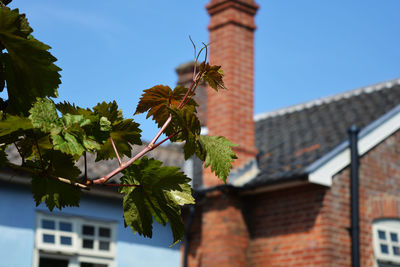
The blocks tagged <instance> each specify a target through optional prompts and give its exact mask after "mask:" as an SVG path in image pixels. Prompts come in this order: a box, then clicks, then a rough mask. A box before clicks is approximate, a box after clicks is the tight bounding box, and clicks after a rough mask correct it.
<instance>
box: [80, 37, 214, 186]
mask: <svg viewBox="0 0 400 267" xmlns="http://www.w3.org/2000/svg"><path fill="white" fill-rule="evenodd" d="M203 49H206V51H207V45H205V46H204V47H203V48H202V49H201V50H200V51H199V53H198V54H197V56H196V58H195V72H196V65H197V62H198V59H199V56H200V54H201V52H202V51H203ZM201 76H202V72H199V73H197V74H196V73H194V76H193V82H192V84H191V86H190V87H189V88H188V90H187V91H186V93H185V95H184V96H183V98H182V100H181V102H180V103H179V105H178V108H179V109H182V108H184V106H185V105H186V104H187V102H188V101H189V99H190V97H192V96H193V95H194V93H195V91H196V89H197V87H198V85H199V81H200V78H201ZM171 120H172V115H171V114H169V116H168V119H167V120H166V121H165V123H164V124H163V126H162V127H161V128H160V130H159V131H158V132H157V134H156V135H155V136H154V138H153V139H152V140H151V142H150V143H149V144H148V145H147V146H146V147H145V148H144V149H143V150H142V151H140V152H139V153H137V154H136V155H135V156H134V157H133V158H131V159H130V160H128V161H126V162H121V160H120V158H119V155H118V151H117V149H116V147H115V144H114V142H113V140H112V138H111V144H112V145H113V149H114V152H115V154H116V155H117V159H118V162H119V167H118V168H116V169H114V170H113V171H111V172H110V173H108V174H107V175H105V176H103V177H101V178H99V179H95V180H88V181H86V185H91V184H105V183H106V182H107V181H108V180H109V179H111V178H112V177H113V176H114V175H116V174H117V173H120V172H121V171H123V170H125V169H126V168H127V167H129V166H130V165H131V164H132V163H133V162H135V161H136V160H137V159H139V158H141V157H142V156H144V155H145V154H146V153H147V152H149V151H151V150H153V149H155V148H156V147H158V146H160V145H161V144H163V143H164V142H166V141H167V140H170V139H171V138H173V137H174V136H176V135H177V134H178V133H179V132H181V131H178V132H176V133H174V134H172V135H170V136H168V137H167V138H165V139H164V140H162V141H161V142H159V143H157V144H156V142H157V140H158V138H160V136H161V134H162V133H163V132H164V131H165V129H166V128H167V127H168V125H169V124H170V122H171ZM110 186H114V185H110ZM124 186H125V185H124Z"/></svg>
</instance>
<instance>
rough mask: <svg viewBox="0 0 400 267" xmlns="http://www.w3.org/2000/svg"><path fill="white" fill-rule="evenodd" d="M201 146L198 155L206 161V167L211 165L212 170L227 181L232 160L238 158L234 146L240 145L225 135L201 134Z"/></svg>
mask: <svg viewBox="0 0 400 267" xmlns="http://www.w3.org/2000/svg"><path fill="white" fill-rule="evenodd" d="M198 144H200V147H199V148H198V150H197V153H196V155H197V156H198V157H199V158H200V159H202V160H203V161H204V167H205V168H207V167H208V166H211V171H213V172H214V173H215V175H217V176H218V177H219V178H220V179H221V180H222V181H224V182H225V183H226V178H227V177H228V175H229V171H230V169H232V162H233V161H234V159H237V156H236V154H235V153H234V152H233V150H232V147H235V146H238V145H236V144H233V143H231V142H230V141H229V140H228V139H226V138H225V137H223V136H206V135H200V138H199V143H198Z"/></svg>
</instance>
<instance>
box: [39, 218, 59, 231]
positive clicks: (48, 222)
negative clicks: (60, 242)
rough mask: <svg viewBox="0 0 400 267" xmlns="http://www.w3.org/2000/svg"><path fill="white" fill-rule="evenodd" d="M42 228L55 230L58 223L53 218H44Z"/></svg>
mask: <svg viewBox="0 0 400 267" xmlns="http://www.w3.org/2000/svg"><path fill="white" fill-rule="evenodd" d="M42 228H43V229H50V230H54V229H56V223H55V222H54V221H51V220H42Z"/></svg>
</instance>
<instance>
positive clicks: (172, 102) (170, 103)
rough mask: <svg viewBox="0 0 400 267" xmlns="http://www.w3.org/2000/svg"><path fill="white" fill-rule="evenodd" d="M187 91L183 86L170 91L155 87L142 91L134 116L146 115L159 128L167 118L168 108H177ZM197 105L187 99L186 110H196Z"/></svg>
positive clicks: (158, 86)
mask: <svg viewBox="0 0 400 267" xmlns="http://www.w3.org/2000/svg"><path fill="white" fill-rule="evenodd" d="M187 90H188V89H187V88H185V87H184V86H181V85H180V86H177V87H175V89H174V90H171V88H170V87H169V86H165V85H156V86H154V87H152V88H150V89H146V90H144V93H143V94H142V97H141V98H140V101H139V104H138V106H137V108H136V112H135V115H136V114H140V113H144V112H148V113H147V117H146V118H149V117H152V119H153V120H154V121H155V122H156V123H157V124H158V126H159V127H161V126H162V125H163V124H164V123H165V121H166V120H167V119H168V116H169V111H168V108H169V107H178V106H179V104H180V102H181V101H182V99H183V97H184V95H185V94H186V91H187ZM197 106H198V105H197V103H196V102H195V101H194V100H193V99H189V100H188V102H187V104H186V106H185V107H186V108H190V109H193V110H194V111H195V110H196V107H197Z"/></svg>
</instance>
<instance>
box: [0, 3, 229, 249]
mask: <svg viewBox="0 0 400 267" xmlns="http://www.w3.org/2000/svg"><path fill="white" fill-rule="evenodd" d="M9 2H10V0H0V92H2V91H3V90H4V89H5V88H6V89H7V94H8V99H7V100H5V101H4V100H3V99H2V98H0V167H3V166H9V167H12V168H15V169H18V170H22V171H25V172H27V173H29V174H31V176H32V192H33V198H34V200H35V202H36V205H40V204H41V203H45V204H46V205H47V207H48V208H49V210H51V211H52V210H53V209H54V208H55V207H57V208H58V209H60V210H61V209H62V208H63V207H66V206H79V201H80V197H81V191H80V188H79V187H77V186H76V183H79V182H82V180H80V179H79V177H80V176H81V175H82V174H81V171H80V170H79V169H78V168H77V167H76V163H77V160H79V159H80V158H81V157H82V156H83V155H85V156H84V159H85V160H86V152H89V153H95V154H96V161H99V160H106V159H113V158H115V157H116V153H118V154H119V156H120V157H123V156H127V157H131V156H132V146H133V145H141V144H142V141H141V130H140V129H139V124H138V123H136V122H134V120H133V119H127V118H124V117H123V115H122V111H121V110H119V109H118V105H117V103H116V102H115V101H113V102H110V103H106V102H101V103H99V104H97V105H96V106H95V107H93V108H92V109H90V108H81V107H78V106H75V105H74V104H71V103H69V102H62V103H58V104H56V103H55V102H54V99H53V98H54V97H57V94H58V93H57V89H58V86H59V84H60V74H59V71H60V70H61V69H60V68H58V67H57V66H56V65H55V64H54V62H55V61H56V58H55V57H53V56H52V55H51V54H50V53H49V51H48V50H49V49H50V47H49V46H48V45H46V44H43V43H41V42H40V41H38V40H36V39H35V38H34V37H33V36H32V35H31V33H32V32H33V30H32V28H31V27H30V26H29V24H28V21H27V19H26V18H25V15H24V14H20V13H19V11H18V9H15V10H11V9H9V8H7V7H5V5H6V4H8V3H9ZM197 58H198V57H197ZM195 77H196V78H195V81H193V84H192V86H191V87H190V88H186V87H184V86H177V87H175V88H174V89H173V90H172V89H171V88H170V87H168V86H164V85H157V86H154V87H152V88H150V89H147V90H144V93H143V95H142V97H141V99H140V101H139V103H138V106H137V108H136V112H135V114H140V113H144V112H147V118H150V117H151V118H152V119H153V120H154V121H155V122H156V124H157V125H158V127H159V128H162V130H160V132H159V134H161V132H163V133H164V134H166V135H167V136H169V137H168V138H169V139H170V141H171V142H184V146H183V150H184V154H185V159H188V158H190V157H191V156H193V155H197V156H198V157H199V158H200V159H202V160H203V161H205V166H206V167H207V166H211V170H212V171H214V172H215V174H216V175H217V176H219V178H220V179H222V180H223V181H226V178H227V176H228V174H229V171H230V169H231V168H232V165H231V163H232V161H233V159H235V158H236V155H235V154H234V153H233V151H232V147H233V146H235V145H234V144H232V143H231V142H229V141H228V140H227V139H225V138H224V137H212V136H201V135H200V122H199V119H198V118H197V115H196V113H197V111H196V107H197V106H198V105H197V103H196V102H195V101H194V100H193V98H192V97H193V96H194V93H195V90H196V87H197V86H198V84H199V82H200V80H201V79H203V80H205V81H206V82H208V83H209V85H210V86H211V87H212V88H214V89H215V90H217V91H218V90H219V89H225V87H224V83H223V80H222V78H223V72H222V70H221V68H220V66H213V65H210V64H208V63H206V62H203V63H202V64H201V65H200V66H199V73H198V74H197V75H195ZM169 117H170V118H171V120H168V118H169ZM159 134H158V135H157V136H159ZM154 142H156V141H153V142H152V143H151V144H150V145H149V146H147V147H146V149H145V150H143V151H142V152H141V153H142V154H140V153H139V156H142V155H143V154H144V153H146V152H148V151H150V150H152V149H154V148H155V147H157V146H158V145H160V144H161V143H162V142H159V143H154ZM113 144H114V145H115V150H114V147H113ZM10 146H12V147H15V148H16V149H17V151H18V153H19V155H20V157H21V160H22V164H21V166H17V165H14V164H12V163H10V162H8V160H7V155H6V152H5V151H6V148H7V147H10ZM13 156H14V155H13ZM139 156H137V158H139ZM134 159H136V157H135V158H134ZM132 161H133V160H132ZM88 164H90V163H88ZM126 164H127V163H123V164H122V165H121V168H122V167H127V168H126V169H125V170H124V172H123V177H122V178H121V182H122V185H120V186H121V187H120V190H119V191H120V192H121V193H122V194H124V201H123V211H124V220H125V224H126V226H130V227H131V228H132V230H133V231H134V232H137V233H139V234H140V235H143V236H146V237H151V236H152V224H153V220H155V221H157V222H158V223H161V224H162V225H166V224H169V225H170V227H171V230H172V235H173V242H174V244H175V243H176V242H178V241H180V240H181V239H182V237H183V234H184V225H183V221H182V218H181V207H182V206H184V205H187V204H193V203H194V198H193V197H192V189H191V187H190V185H189V181H190V179H189V178H188V177H186V175H184V174H183V173H182V172H180V171H179V168H177V167H165V166H162V162H160V161H157V160H154V159H148V158H146V157H143V158H142V159H136V161H134V162H133V164H132V165H130V166H127V165H126ZM116 171H120V169H117V170H116ZM85 173H86V172H85ZM105 175H106V174H105ZM109 176H111V174H110V175H108V177H109ZM106 177H107V176H106ZM86 178H87V177H85V179H86ZM89 179H90V177H89ZM84 181H85V183H82V184H78V185H79V186H81V187H84V186H85V185H84V184H86V182H87V181H86V180H84ZM99 181H103V180H101V179H98V180H97V182H99ZM89 184H90V183H89Z"/></svg>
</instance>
